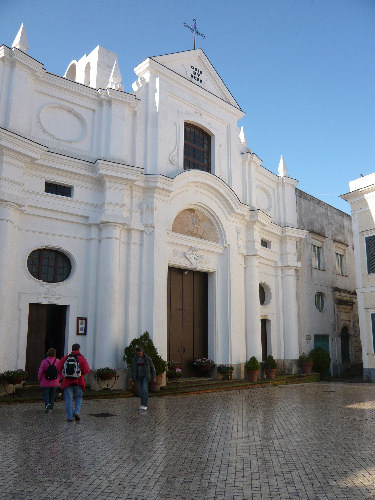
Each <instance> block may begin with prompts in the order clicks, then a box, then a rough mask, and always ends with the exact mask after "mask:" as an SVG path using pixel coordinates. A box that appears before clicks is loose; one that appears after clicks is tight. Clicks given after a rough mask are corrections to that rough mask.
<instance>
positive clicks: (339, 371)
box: [296, 189, 362, 376]
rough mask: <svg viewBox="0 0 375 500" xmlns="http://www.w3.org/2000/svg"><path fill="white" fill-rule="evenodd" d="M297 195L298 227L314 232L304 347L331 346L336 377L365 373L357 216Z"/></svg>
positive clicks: (303, 285)
mask: <svg viewBox="0 0 375 500" xmlns="http://www.w3.org/2000/svg"><path fill="white" fill-rule="evenodd" d="M296 194H297V215H298V226H299V227H300V228H301V229H305V230H306V231H308V234H307V235H306V238H305V239H304V240H301V242H300V244H301V248H300V254H301V271H300V280H299V288H298V293H299V297H300V300H299V305H300V309H299V332H300V348H301V350H303V351H304V352H309V351H310V350H311V349H312V348H314V347H317V346H321V347H323V348H325V349H326V350H327V351H328V352H329V353H330V355H331V360H332V364H331V370H332V375H335V376H341V375H345V374H347V373H348V372H349V373H351V372H354V373H360V372H361V362H362V347H361V341H360V334H359V326H358V311H357V297H356V291H355V290H356V282H355V269H354V249H353V236H352V227H351V217H350V215H348V214H346V213H344V212H342V211H341V210H338V209H336V208H334V207H332V206H330V205H328V204H327V203H324V202H323V201H321V200H318V199H317V198H314V197H313V196H311V195H309V194H307V193H304V192H303V191H300V190H299V189H297V190H296ZM355 368H356V370H354V369H355Z"/></svg>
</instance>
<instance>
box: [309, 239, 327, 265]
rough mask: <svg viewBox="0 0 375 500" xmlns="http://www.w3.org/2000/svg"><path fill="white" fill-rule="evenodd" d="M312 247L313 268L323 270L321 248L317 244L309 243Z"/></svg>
mask: <svg viewBox="0 0 375 500" xmlns="http://www.w3.org/2000/svg"><path fill="white" fill-rule="evenodd" d="M311 249H312V266H313V268H314V269H320V270H321V271H323V270H324V264H323V249H322V247H320V246H319V245H314V244H312V245H311Z"/></svg>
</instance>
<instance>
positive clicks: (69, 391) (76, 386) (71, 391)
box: [57, 344, 90, 422]
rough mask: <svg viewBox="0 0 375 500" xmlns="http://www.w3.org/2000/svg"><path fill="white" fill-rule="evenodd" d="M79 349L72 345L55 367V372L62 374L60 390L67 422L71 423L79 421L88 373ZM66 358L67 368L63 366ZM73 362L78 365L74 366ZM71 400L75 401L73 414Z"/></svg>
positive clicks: (85, 362) (87, 366)
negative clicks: (85, 376) (62, 395)
mask: <svg viewBox="0 0 375 500" xmlns="http://www.w3.org/2000/svg"><path fill="white" fill-rule="evenodd" d="M80 349H81V346H80V345H79V344H73V345H72V352H71V353H70V354H67V355H66V356H64V357H63V358H61V360H60V362H59V364H58V366H57V371H58V372H59V373H62V376H63V379H62V383H61V389H63V390H64V398H65V410H66V418H67V420H68V422H73V419H74V420H77V421H79V420H80V419H81V417H80V411H81V406H82V399H83V389H84V388H85V379H84V375H86V373H89V371H90V367H89V364H88V362H87V361H86V359H85V358H84V357H83V356H82V354H81V352H80ZM68 358H69V360H68V362H69V363H68V364H69V368H68V367H67V366H66V365H65V362H66V360H67V359H68ZM75 360H76V361H77V363H78V364H76V365H75ZM64 366H65V370H64ZM73 398H74V401H75V409H74V412H73Z"/></svg>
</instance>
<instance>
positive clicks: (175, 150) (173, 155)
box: [169, 122, 180, 165]
mask: <svg viewBox="0 0 375 500" xmlns="http://www.w3.org/2000/svg"><path fill="white" fill-rule="evenodd" d="M174 125H175V128H176V143H175V146H174V148H173V151H172V152H171V153H170V155H169V161H170V163H172V165H178V145H179V142H180V124H179V123H176V122H175V124H174Z"/></svg>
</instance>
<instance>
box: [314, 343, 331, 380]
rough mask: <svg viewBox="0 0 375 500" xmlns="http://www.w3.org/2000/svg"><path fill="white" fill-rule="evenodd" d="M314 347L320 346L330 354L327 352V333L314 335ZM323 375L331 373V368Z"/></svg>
mask: <svg viewBox="0 0 375 500" xmlns="http://www.w3.org/2000/svg"><path fill="white" fill-rule="evenodd" d="M316 347H322V348H323V349H324V350H325V351H327V352H328V354H329V355H330V356H331V354H330V352H329V335H314V349H315V348H316ZM324 375H331V369H328V370H327V371H326V372H325V373H324Z"/></svg>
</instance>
